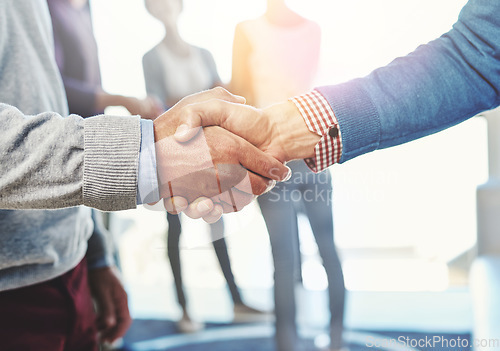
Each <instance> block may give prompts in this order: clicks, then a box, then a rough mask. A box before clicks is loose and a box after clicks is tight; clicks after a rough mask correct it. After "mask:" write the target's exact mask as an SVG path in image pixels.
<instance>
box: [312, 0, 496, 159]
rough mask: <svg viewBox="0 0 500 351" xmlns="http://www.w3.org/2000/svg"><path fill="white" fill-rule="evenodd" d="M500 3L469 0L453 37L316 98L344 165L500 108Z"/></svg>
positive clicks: (322, 91)
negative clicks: (327, 108)
mask: <svg viewBox="0 0 500 351" xmlns="http://www.w3.org/2000/svg"><path fill="white" fill-rule="evenodd" d="M499 11H500V2H498V1H488V0H471V1H470V2H469V3H468V4H467V5H466V6H465V7H464V9H463V11H462V13H461V15H460V19H459V21H458V22H457V23H456V24H455V26H454V28H453V30H451V31H450V32H448V33H447V34H445V35H444V36H442V37H441V38H439V39H437V40H435V41H433V42H431V43H429V44H427V45H423V46H421V47H419V48H418V49H417V50H416V51H415V52H413V53H412V54H410V55H408V56H406V57H403V58H399V59H397V60H395V61H394V62H392V63H391V64H389V65H388V66H386V67H383V68H381V69H378V70H376V71H374V72H373V73H371V74H370V75H369V76H367V77H365V78H362V79H357V80H354V81H351V82H348V83H345V84H341V85H337V86H330V87H322V88H319V89H318V91H319V92H320V93H321V94H323V95H324V96H325V97H326V99H327V100H328V102H329V103H330V105H331V107H332V109H333V111H334V113H335V116H336V118H337V119H338V122H339V126H340V131H341V134H342V147H343V153H342V158H341V162H344V161H347V160H349V159H352V158H354V157H356V156H358V155H361V154H364V153H367V152H370V151H373V150H376V149H381V148H387V147H391V146H394V145H398V144H401V143H405V142H408V141H410V140H414V139H416V138H419V137H422V136H425V135H429V134H432V133H435V132H437V131H440V130H443V129H445V128H448V127H450V126H452V125H455V124H457V123H460V122H462V121H463V120H465V119H467V118H470V117H472V116H474V115H475V114H477V113H479V112H481V111H484V110H488V109H491V108H493V107H496V106H497V105H498V104H499V103H500V100H499V99H500V98H499V93H498V92H499V90H500V76H499V75H498V72H499V71H500V55H499V54H498V53H499V52H500V40H499V38H500V21H499V20H498V16H497V15H496V14H498V13H499Z"/></svg>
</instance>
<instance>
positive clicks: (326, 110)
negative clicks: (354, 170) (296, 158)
mask: <svg viewBox="0 0 500 351" xmlns="http://www.w3.org/2000/svg"><path fill="white" fill-rule="evenodd" d="M290 101H292V102H293V103H294V104H295V105H296V106H297V108H298V109H299V111H300V114H301V115H302V117H303V118H304V121H305V122H306V125H307V128H309V130H310V131H311V132H313V133H315V134H318V135H319V136H321V139H320V141H319V142H318V144H316V147H315V148H314V151H315V157H312V158H307V159H305V160H304V161H305V162H306V164H307V166H308V167H309V168H310V169H311V170H313V171H314V172H321V171H323V170H325V169H326V168H328V167H330V166H331V165H333V164H334V163H338V162H339V161H340V158H341V157H342V135H341V134H340V128H339V123H338V121H337V117H335V114H334V113H333V110H332V108H331V106H330V104H329V103H328V101H326V99H325V98H324V97H323V95H321V94H320V93H319V92H318V91H317V90H313V91H311V92H309V93H307V94H304V95H300V96H296V97H293V98H291V99H290Z"/></svg>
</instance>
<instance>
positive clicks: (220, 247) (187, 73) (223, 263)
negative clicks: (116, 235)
mask: <svg viewBox="0 0 500 351" xmlns="http://www.w3.org/2000/svg"><path fill="white" fill-rule="evenodd" d="M145 4H146V8H147V10H148V11H149V13H150V14H151V15H152V16H153V17H155V18H156V19H158V20H159V21H160V22H162V24H163V25H164V27H165V37H164V38H163V40H162V41H161V42H160V43H159V44H158V45H156V46H155V47H154V48H153V49H151V50H150V51H149V52H147V53H146V54H145V55H144V58H143V68H144V78H145V81H146V90H147V92H148V94H151V95H154V96H155V97H157V98H159V99H160V100H161V101H163V103H164V104H165V105H166V106H167V108H170V107H172V106H173V105H175V104H176V103H177V101H179V100H180V99H181V98H183V97H184V96H187V95H190V94H193V93H196V92H199V91H202V90H206V89H210V88H213V87H216V86H220V85H222V83H221V81H220V78H219V75H218V73H217V68H216V66H215V61H214V59H213V57H212V55H211V54H210V52H209V51H207V50H205V49H202V48H199V47H196V46H193V45H191V44H189V43H187V42H186V41H184V39H182V37H181V36H180V33H179V29H178V26H177V21H178V18H179V16H180V14H181V12H182V8H183V2H182V0H146V1H145ZM167 220H168V242H167V247H168V248H167V251H168V258H169V260H170V265H171V267H172V273H173V276H174V281H175V287H176V292H177V299H178V302H179V305H180V306H181V308H182V312H183V315H182V319H181V320H180V321H179V322H178V328H179V330H180V331H182V332H195V331H197V330H199V329H201V328H202V325H201V324H199V323H196V322H195V321H193V320H192V319H191V317H190V316H189V313H188V310H187V302H186V296H185V294H184V289H183V286H182V275H181V262H180V252H179V240H180V235H181V222H180V218H179V216H178V215H172V214H169V213H167ZM210 233H211V236H212V240H213V241H212V243H213V247H214V249H215V253H216V255H217V259H218V260H219V264H220V267H221V269H222V272H223V274H224V278H225V279H226V282H227V284H228V286H229V290H230V292H231V297H232V300H233V303H234V315H235V320H246V319H253V318H255V317H259V316H262V312H261V311H258V310H255V309H253V308H251V307H249V306H246V305H245V304H244V303H243V301H242V299H241V295H240V292H239V289H238V287H237V285H236V283H235V280H234V276H233V273H232V270H231V263H230V260H229V255H228V252H227V245H226V241H225V239H224V223H223V221H222V220H219V221H218V222H216V223H214V224H211V225H210Z"/></svg>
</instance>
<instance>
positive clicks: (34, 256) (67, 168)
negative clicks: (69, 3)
mask: <svg viewBox="0 0 500 351" xmlns="http://www.w3.org/2000/svg"><path fill="white" fill-rule="evenodd" d="M52 38H53V37H52V29H51V22H50V17H49V12H48V9H47V4H46V1H45V0H2V1H0V208H2V209H6V210H3V211H0V290H6V289H13V288H17V287H21V286H26V285H31V284H34V283H38V282H41V281H45V280H48V279H51V278H54V277H56V276H58V275H61V274H63V273H65V272H66V271H68V270H70V269H71V268H73V267H74V266H75V265H76V264H77V263H78V262H79V261H80V260H81V259H82V258H83V256H84V255H85V252H86V250H87V240H88V238H89V236H90V234H91V233H92V221H91V218H90V210H89V209H88V208H85V207H82V206H80V207H75V206H79V205H87V206H90V207H95V208H99V209H102V210H122V209H129V208H135V206H136V191H137V169H138V158H139V148H140V140H141V137H140V119H139V118H138V117H111V116H97V117H91V118H89V119H86V120H84V119H82V118H81V117H78V116H67V102H66V97H65V94H64V88H63V85H62V80H61V78H60V76H59V72H58V69H57V66H56V63H55V59H54V53H53V51H54V48H53V42H52V40H53V39H52ZM14 106H15V107H14ZM46 111H52V112H46ZM41 209H58V210H50V211H47V210H41ZM20 210H22V211H20Z"/></svg>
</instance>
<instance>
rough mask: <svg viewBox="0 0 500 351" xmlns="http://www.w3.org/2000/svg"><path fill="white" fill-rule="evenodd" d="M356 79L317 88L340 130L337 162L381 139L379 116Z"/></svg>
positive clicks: (377, 144)
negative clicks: (339, 147) (340, 144)
mask: <svg viewBox="0 0 500 351" xmlns="http://www.w3.org/2000/svg"><path fill="white" fill-rule="evenodd" d="M358 82H359V80H353V81H350V82H347V83H343V84H339V85H333V86H325V87H320V88H316V90H318V91H319V92H320V93H321V94H322V95H323V96H324V97H325V98H326V99H327V101H328V103H329V104H330V106H331V107H332V109H333V112H334V113H335V116H336V117H337V120H338V123H339V128H340V131H341V133H342V157H341V159H340V163H343V162H345V161H348V160H350V159H352V158H354V157H356V156H359V155H362V154H365V153H367V152H370V151H374V150H376V149H377V148H378V146H379V143H380V119H379V115H378V112H377V109H376V107H375V105H374V104H373V101H372V99H371V98H370V97H369V95H368V93H367V92H366V91H365V90H364V89H363V87H361V86H360V84H358Z"/></svg>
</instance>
